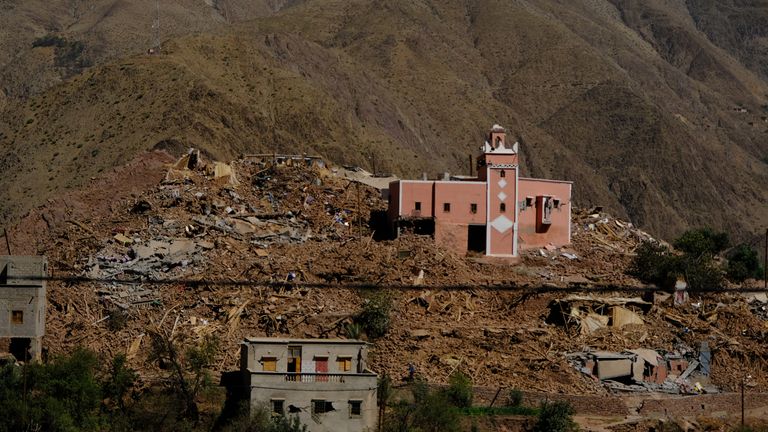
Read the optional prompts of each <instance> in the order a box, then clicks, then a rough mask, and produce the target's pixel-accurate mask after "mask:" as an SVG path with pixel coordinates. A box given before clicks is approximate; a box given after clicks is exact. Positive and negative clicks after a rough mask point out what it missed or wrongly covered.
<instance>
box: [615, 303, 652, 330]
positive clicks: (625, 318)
mask: <svg viewBox="0 0 768 432" xmlns="http://www.w3.org/2000/svg"><path fill="white" fill-rule="evenodd" d="M629 324H640V325H643V324H645V321H643V319H642V318H641V317H640V315H638V314H636V313H635V312H632V311H631V310H629V309H626V308H623V307H621V306H613V307H612V308H611V325H612V326H613V327H618V328H621V327H624V326H625V325H629Z"/></svg>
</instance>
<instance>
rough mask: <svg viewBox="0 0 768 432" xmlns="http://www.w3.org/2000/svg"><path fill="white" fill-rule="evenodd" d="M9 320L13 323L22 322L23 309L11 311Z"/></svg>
mask: <svg viewBox="0 0 768 432" xmlns="http://www.w3.org/2000/svg"><path fill="white" fill-rule="evenodd" d="M11 322H12V323H13V324H24V311H18V310H17V311H13V312H11Z"/></svg>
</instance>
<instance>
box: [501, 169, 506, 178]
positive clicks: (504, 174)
mask: <svg viewBox="0 0 768 432" xmlns="http://www.w3.org/2000/svg"><path fill="white" fill-rule="evenodd" d="M499 175H500V176H501V178H504V177H506V176H507V172H506V171H504V170H501V172H500V173H499Z"/></svg>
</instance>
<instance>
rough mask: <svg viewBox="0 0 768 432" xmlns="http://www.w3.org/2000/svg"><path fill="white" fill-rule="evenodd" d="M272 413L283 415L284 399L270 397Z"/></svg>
mask: <svg viewBox="0 0 768 432" xmlns="http://www.w3.org/2000/svg"><path fill="white" fill-rule="evenodd" d="M271 402H272V414H274V415H280V416H281V415H284V414H285V401H284V400H283V399H272V401H271Z"/></svg>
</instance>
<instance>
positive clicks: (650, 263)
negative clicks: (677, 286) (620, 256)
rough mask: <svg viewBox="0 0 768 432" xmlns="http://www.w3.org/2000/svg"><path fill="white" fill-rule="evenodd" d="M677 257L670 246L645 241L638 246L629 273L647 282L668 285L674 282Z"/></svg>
mask: <svg viewBox="0 0 768 432" xmlns="http://www.w3.org/2000/svg"><path fill="white" fill-rule="evenodd" d="M676 267H677V257H676V256H675V255H674V254H673V253H672V251H670V250H669V248H668V247H666V246H663V245H661V244H659V243H655V242H649V241H644V242H642V243H641V244H640V246H638V247H637V250H636V251H635V257H634V259H633V260H632V263H631V264H630V266H629V274H631V275H632V276H634V277H636V278H638V279H639V280H641V281H643V282H645V283H653V284H656V285H659V286H667V285H670V284H673V283H674V276H673V273H674V271H675V268H676Z"/></svg>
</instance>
